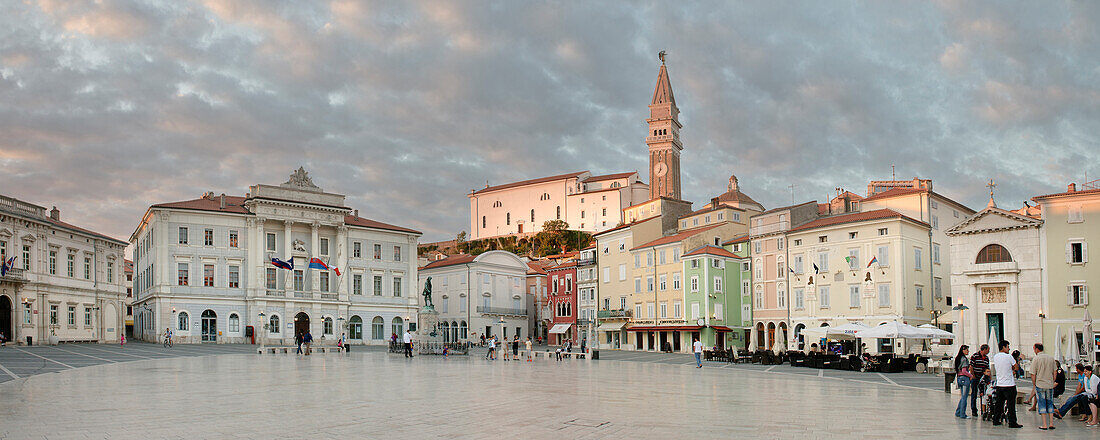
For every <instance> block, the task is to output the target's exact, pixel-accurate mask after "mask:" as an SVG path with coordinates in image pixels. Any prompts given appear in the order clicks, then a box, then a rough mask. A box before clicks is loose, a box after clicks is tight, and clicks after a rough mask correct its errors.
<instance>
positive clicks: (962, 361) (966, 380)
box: [955, 345, 974, 419]
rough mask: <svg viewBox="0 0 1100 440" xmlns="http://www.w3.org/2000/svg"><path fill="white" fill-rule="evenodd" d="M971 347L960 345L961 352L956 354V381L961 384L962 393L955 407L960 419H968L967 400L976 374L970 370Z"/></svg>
mask: <svg viewBox="0 0 1100 440" xmlns="http://www.w3.org/2000/svg"><path fill="white" fill-rule="evenodd" d="M969 355H970V347H969V346H966V345H963V346H962V347H959V354H957V355H955V382H956V383H957V384H958V385H959V393H961V394H962V396H961V397H959V404H958V405H956V407H955V417H958V418H960V419H968V418H969V417H967V416H966V401H967V400H969V397H970V388H971V387H970V381H971V380H973V379H974V375H973V374H972V373H971V372H970V358H969V357H967V356H969Z"/></svg>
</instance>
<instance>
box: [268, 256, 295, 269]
mask: <svg viewBox="0 0 1100 440" xmlns="http://www.w3.org/2000/svg"><path fill="white" fill-rule="evenodd" d="M271 264H274V265H275V267H278V268H282V269H286V270H294V257H290V259H289V260H286V261H283V260H280V259H278V258H275V257H271Z"/></svg>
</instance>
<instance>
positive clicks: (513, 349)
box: [481, 335, 531, 361]
mask: <svg viewBox="0 0 1100 440" xmlns="http://www.w3.org/2000/svg"><path fill="white" fill-rule="evenodd" d="M481 338H482V339H483V340H484V341H485V343H486V344H488V345H489V351H487V352H486V353H485V359H488V360H496V358H497V349H498V348H500V353H501V357H502V358H503V359H504V360H506V361H512V360H515V361H518V360H520V356H519V336H518V335H517V336H515V337H513V338H512V340H511V341H508V340H504V341H500V340H498V339H497V337H496V336H490V337H489V338H485V336H484V335H482V336H481ZM524 347H525V349H526V351H527V360H531V338H527V341H526V342H524Z"/></svg>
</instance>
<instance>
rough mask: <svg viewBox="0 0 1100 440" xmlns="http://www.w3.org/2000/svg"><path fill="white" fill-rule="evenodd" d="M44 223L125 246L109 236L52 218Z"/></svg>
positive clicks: (123, 242)
mask: <svg viewBox="0 0 1100 440" xmlns="http://www.w3.org/2000/svg"><path fill="white" fill-rule="evenodd" d="M46 221H47V222H50V223H52V224H53V225H54V226H58V227H61V228H65V229H71V230H73V231H76V232H80V233H84V234H88V235H91V236H93V237H99V238H102V239H104V240H111V241H115V242H118V243H121V244H124V245H125V244H127V243H126V242H125V241H123V240H119V239H117V238H114V237H111V236H107V235H103V234H100V233H98V232H95V231H89V230H87V229H84V228H81V227H79V226H75V225H72V224H69V223H65V222H63V221H60V220H54V219H52V218H49V217H46Z"/></svg>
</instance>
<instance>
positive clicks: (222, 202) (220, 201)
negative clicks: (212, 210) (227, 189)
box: [218, 193, 225, 209]
mask: <svg viewBox="0 0 1100 440" xmlns="http://www.w3.org/2000/svg"><path fill="white" fill-rule="evenodd" d="M218 204H219V205H221V209H225V193H222V195H221V197H219V202H218Z"/></svg>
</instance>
